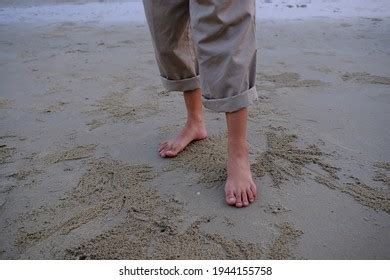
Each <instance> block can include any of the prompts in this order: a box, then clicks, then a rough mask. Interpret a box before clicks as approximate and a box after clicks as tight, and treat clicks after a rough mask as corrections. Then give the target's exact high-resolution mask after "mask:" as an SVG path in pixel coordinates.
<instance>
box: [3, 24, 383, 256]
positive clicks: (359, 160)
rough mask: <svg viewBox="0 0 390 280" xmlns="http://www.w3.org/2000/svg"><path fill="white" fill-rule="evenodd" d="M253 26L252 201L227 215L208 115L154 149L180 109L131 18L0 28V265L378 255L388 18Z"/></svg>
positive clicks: (218, 136)
mask: <svg viewBox="0 0 390 280" xmlns="http://www.w3.org/2000/svg"><path fill="white" fill-rule="evenodd" d="M257 26H258V28H257V32H258V49H259V55H258V68H257V72H258V73H257V89H258V92H259V95H260V99H259V101H258V102H257V103H256V104H254V105H253V106H251V107H250V113H249V122H248V141H249V144H250V161H251V168H252V171H253V175H254V177H255V178H254V179H255V182H256V184H257V186H258V190H259V199H258V200H257V201H256V203H254V204H253V205H251V206H250V207H248V208H243V209H235V208H233V207H229V206H227V205H226V204H225V202H224V193H223V184H224V179H225V178H226V169H225V163H226V153H225V151H226V123H225V118H224V115H223V114H217V113H214V112H211V111H209V110H205V116H206V120H207V129H208V131H209V135H210V137H209V139H207V140H204V141H198V142H194V143H192V144H191V145H190V146H188V147H187V148H186V149H185V151H184V152H183V153H182V154H180V155H179V156H178V157H176V158H173V159H166V158H165V159H164V158H161V157H159V155H158V144H159V142H160V141H161V140H163V139H165V138H166V137H169V136H171V135H173V134H174V133H176V132H177V131H178V130H179V128H180V126H181V125H182V124H183V123H184V122H185V110H184V103H183V100H182V97H181V94H180V93H178V92H170V93H168V92H166V91H165V90H164V89H163V88H162V86H161V83H160V81H159V77H158V71H157V66H156V63H155V59H154V53H153V49H152V44H151V41H150V35H149V32H148V29H147V26H146V25H145V24H144V23H138V24H119V23H115V24H109V25H107V24H97V23H93V22H90V23H85V22H84V23H81V22H61V23H48V24H39V25H38V24H37V25H27V24H23V23H12V24H2V25H1V26H0V34H1V40H0V91H1V96H0V125H1V135H0V167H1V173H0V176H1V186H0V228H1V238H0V258H1V259H188V258H190V259H389V258H390V237H389V234H388V232H389V227H390V216H389V215H390V189H389V186H390V185H389V181H390V179H389V178H390V169H389V162H390V146H389V143H390V127H389V125H388V123H389V121H390V110H389V108H390V106H389V104H390V83H389V81H390V68H389V65H390V48H389V46H390V41H389V38H390V28H389V27H390V18H367V17H360V18H359V17H356V18H345V19H341V18H339V19H333V18H312V19H307V18H306V19H295V20H294V19H285V20H262V21H259V22H258V24H257ZM167 244H169V246H167Z"/></svg>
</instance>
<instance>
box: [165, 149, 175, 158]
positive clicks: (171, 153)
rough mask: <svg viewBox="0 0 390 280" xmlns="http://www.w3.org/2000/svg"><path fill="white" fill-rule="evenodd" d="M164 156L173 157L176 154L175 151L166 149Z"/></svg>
mask: <svg viewBox="0 0 390 280" xmlns="http://www.w3.org/2000/svg"><path fill="white" fill-rule="evenodd" d="M165 156H167V157H175V156H177V153H176V152H174V151H172V150H168V151H166V152H165Z"/></svg>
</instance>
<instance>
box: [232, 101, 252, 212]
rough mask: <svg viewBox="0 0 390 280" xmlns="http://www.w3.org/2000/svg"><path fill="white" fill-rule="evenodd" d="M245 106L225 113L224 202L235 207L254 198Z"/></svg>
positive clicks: (247, 203)
mask: <svg viewBox="0 0 390 280" xmlns="http://www.w3.org/2000/svg"><path fill="white" fill-rule="evenodd" d="M247 115H248V110H247V108H242V109H240V110H238V111H235V112H232V113H226V122H227V129H228V166H227V171H228V178H227V181H226V184H225V194H226V202H227V203H228V204H229V205H235V206H236V207H242V206H248V205H249V203H251V202H253V201H254V200H255V198H256V185H255V183H254V182H253V179H252V174H251V171H250V165H249V161H248V145H247V142H246V124H247Z"/></svg>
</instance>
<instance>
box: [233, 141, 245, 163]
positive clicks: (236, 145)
mask: <svg viewBox="0 0 390 280" xmlns="http://www.w3.org/2000/svg"><path fill="white" fill-rule="evenodd" d="M248 155H249V148H248V145H247V143H246V142H245V141H239V142H229V143H228V156H229V158H245V159H247V158H248Z"/></svg>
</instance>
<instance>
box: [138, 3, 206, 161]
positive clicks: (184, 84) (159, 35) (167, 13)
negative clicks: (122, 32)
mask: <svg viewBox="0 0 390 280" xmlns="http://www.w3.org/2000/svg"><path fill="white" fill-rule="evenodd" d="M143 2H144V8H145V15H146V19H147V22H148V26H149V29H150V33H151V36H152V42H153V47H154V51H155V55H156V60H157V64H158V67H159V70H160V75H161V81H162V84H163V86H164V87H165V88H166V89H167V90H170V91H182V92H184V93H183V95H184V101H185V104H186V108H187V123H186V125H185V127H184V128H183V129H182V130H181V131H180V132H179V134H178V135H177V136H176V137H174V138H172V139H169V140H166V141H164V142H162V143H161V144H160V149H159V153H160V155H161V156H162V157H173V156H176V155H177V154H178V153H179V152H181V151H182V150H183V149H184V148H185V147H186V146H187V145H188V144H189V143H190V142H191V141H193V140H201V139H204V138H206V137H207V132H206V128H205V125H204V121H203V111H202V102H201V91H200V89H199V88H200V82H199V70H198V68H199V67H198V62H197V59H196V55H195V49H194V45H193V42H192V38H191V26H190V22H189V0H144V1H143Z"/></svg>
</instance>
